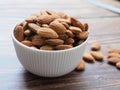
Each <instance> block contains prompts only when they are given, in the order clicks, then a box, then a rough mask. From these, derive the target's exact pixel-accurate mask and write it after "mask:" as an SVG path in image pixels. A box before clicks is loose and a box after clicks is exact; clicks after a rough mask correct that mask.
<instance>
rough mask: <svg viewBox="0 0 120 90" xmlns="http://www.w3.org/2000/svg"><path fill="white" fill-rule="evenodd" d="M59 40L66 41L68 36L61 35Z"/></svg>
mask: <svg viewBox="0 0 120 90" xmlns="http://www.w3.org/2000/svg"><path fill="white" fill-rule="evenodd" d="M59 39H62V40H66V39H68V35H66V34H61V35H59Z"/></svg>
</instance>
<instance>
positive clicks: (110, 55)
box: [108, 53, 120, 58]
mask: <svg viewBox="0 0 120 90" xmlns="http://www.w3.org/2000/svg"><path fill="white" fill-rule="evenodd" d="M111 57H118V58H120V54H118V53H109V54H108V58H111Z"/></svg>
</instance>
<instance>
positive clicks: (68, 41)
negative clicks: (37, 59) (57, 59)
mask: <svg viewBox="0 0 120 90" xmlns="http://www.w3.org/2000/svg"><path fill="white" fill-rule="evenodd" d="M74 42H75V41H74V39H73V38H68V39H66V40H65V44H68V45H70V44H73V43H74Z"/></svg>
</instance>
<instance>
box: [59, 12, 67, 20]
mask: <svg viewBox="0 0 120 90" xmlns="http://www.w3.org/2000/svg"><path fill="white" fill-rule="evenodd" d="M57 15H59V16H60V18H63V19H67V18H68V16H67V15H66V14H65V13H63V12H57Z"/></svg>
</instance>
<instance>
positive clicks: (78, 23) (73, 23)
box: [71, 17, 85, 31]
mask: <svg viewBox="0 0 120 90" xmlns="http://www.w3.org/2000/svg"><path fill="white" fill-rule="evenodd" d="M71 23H72V25H73V26H75V27H79V28H80V29H82V30H83V31H85V28H84V25H82V23H81V22H80V21H78V20H77V19H75V18H74V17H71Z"/></svg>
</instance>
